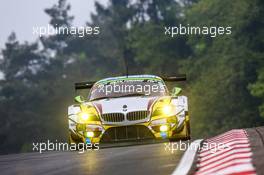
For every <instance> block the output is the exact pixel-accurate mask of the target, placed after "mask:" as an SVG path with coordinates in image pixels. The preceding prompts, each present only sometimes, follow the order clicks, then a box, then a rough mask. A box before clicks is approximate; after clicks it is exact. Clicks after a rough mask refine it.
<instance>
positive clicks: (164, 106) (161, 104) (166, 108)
mask: <svg viewBox="0 0 264 175" xmlns="http://www.w3.org/2000/svg"><path fill="white" fill-rule="evenodd" d="M152 111H153V112H152V116H167V117H169V116H173V115H175V114H176V107H175V106H174V105H173V104H171V101H170V99H165V100H162V101H158V102H156V104H155V105H154V106H153V108H152Z"/></svg>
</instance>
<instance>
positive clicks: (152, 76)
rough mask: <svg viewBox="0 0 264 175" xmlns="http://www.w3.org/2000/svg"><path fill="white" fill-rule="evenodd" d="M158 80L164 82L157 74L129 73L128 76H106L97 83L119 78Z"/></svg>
mask: <svg viewBox="0 0 264 175" xmlns="http://www.w3.org/2000/svg"><path fill="white" fill-rule="evenodd" d="M146 79H147V80H157V81H161V82H163V80H162V78H160V77H159V76H156V75H147V74H144V75H128V76H118V77H109V78H104V79H102V80H99V81H97V82H96V83H95V84H101V83H106V82H111V81H118V80H146Z"/></svg>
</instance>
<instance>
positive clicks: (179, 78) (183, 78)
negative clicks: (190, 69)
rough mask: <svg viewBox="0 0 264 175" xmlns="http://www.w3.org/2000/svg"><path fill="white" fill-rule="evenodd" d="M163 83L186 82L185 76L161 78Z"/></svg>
mask: <svg viewBox="0 0 264 175" xmlns="http://www.w3.org/2000/svg"><path fill="white" fill-rule="evenodd" d="M161 78H162V79H163V80H164V81H167V82H175V81H186V80H187V78H186V74H181V75H176V76H169V77H161Z"/></svg>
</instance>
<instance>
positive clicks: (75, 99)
mask: <svg viewBox="0 0 264 175" xmlns="http://www.w3.org/2000/svg"><path fill="white" fill-rule="evenodd" d="M74 101H75V102H77V103H83V102H84V99H83V97H82V96H80V95H78V96H76V97H75V98H74Z"/></svg>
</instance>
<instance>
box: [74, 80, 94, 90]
mask: <svg viewBox="0 0 264 175" xmlns="http://www.w3.org/2000/svg"><path fill="white" fill-rule="evenodd" d="M95 82H96V81H87V82H80V83H74V87H75V90H78V89H91V88H92V87H93V85H94V83H95Z"/></svg>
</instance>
